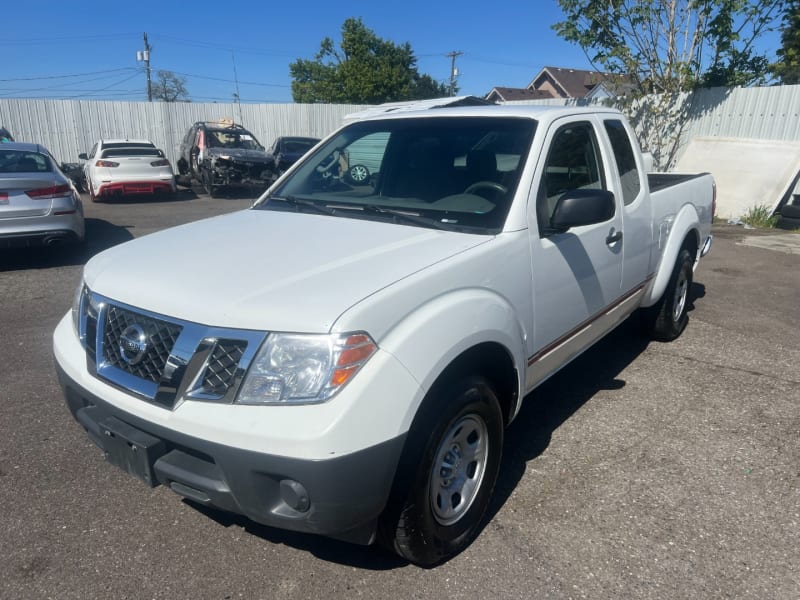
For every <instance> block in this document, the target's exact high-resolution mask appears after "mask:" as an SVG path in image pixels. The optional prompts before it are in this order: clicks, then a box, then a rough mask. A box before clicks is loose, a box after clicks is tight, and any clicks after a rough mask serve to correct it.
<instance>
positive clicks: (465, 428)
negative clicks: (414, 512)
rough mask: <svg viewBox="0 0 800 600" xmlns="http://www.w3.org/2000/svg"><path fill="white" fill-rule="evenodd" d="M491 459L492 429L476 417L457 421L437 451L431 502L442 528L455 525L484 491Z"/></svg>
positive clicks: (444, 436) (465, 416)
mask: <svg viewBox="0 0 800 600" xmlns="http://www.w3.org/2000/svg"><path fill="white" fill-rule="evenodd" d="M488 457H489V430H488V428H487V427H486V422H485V421H484V420H483V418H481V417H480V416H478V415H476V414H469V415H464V416H462V417H461V418H459V419H458V420H457V421H455V422H453V423H452V424H451V425H450V426H449V427H448V429H447V431H446V432H445V434H444V435H443V436H442V439H441V441H440V442H439V446H438V448H437V449H436V457H435V460H434V463H433V469H432V470H431V481H430V503H431V510H432V512H433V517H434V518H435V519H436V521H437V522H438V523H439V524H440V525H445V526H446V525H452V524H453V523H455V522H457V521H458V520H459V519H461V518H462V517H463V516H464V515H465V514H466V512H467V511H468V510H469V509H470V507H471V506H472V503H473V502H474V501H475V498H476V497H477V496H478V492H479V491H480V489H481V483H482V482H483V476H484V474H485V472H486V462H487V459H488Z"/></svg>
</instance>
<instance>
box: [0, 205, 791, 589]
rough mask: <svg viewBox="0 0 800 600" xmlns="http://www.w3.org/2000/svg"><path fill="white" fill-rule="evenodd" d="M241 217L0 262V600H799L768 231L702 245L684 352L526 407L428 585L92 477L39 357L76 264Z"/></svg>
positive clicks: (779, 267)
mask: <svg viewBox="0 0 800 600" xmlns="http://www.w3.org/2000/svg"><path fill="white" fill-rule="evenodd" d="M249 204H250V199H248V198H246V197H236V198H222V199H215V200H211V199H209V198H207V197H205V196H196V195H195V194H194V193H192V192H189V191H184V192H182V193H181V195H180V196H179V198H178V199H177V200H176V201H173V202H151V201H146V200H132V201H124V202H114V203H108V204H96V205H92V204H87V206H86V213H87V226H88V231H89V244H88V249H87V250H86V252H83V253H80V252H79V253H69V252H64V251H54V252H8V251H4V252H3V253H2V254H0V307H1V308H2V312H1V313H0V331H1V332H2V335H1V336H0V340H1V342H0V506H2V511H0V598H9V599H18V598H19V599H28V598H31V599H41V598H57V599H60V600H61V599H70V598H75V599H88V598H98V599H99V598H102V599H107V598H115V599H116V598H130V599H139V598H142V599H150V598H193V599H197V600H202V599H206V598H208V599H220V600H221V599H233V598H245V599H250V598H275V599H284V598H286V599H294V598H302V599H307V598H326V599H335V598H347V599H350V598H398V599H400V598H402V599H408V598H469V599H474V598H483V597H492V598H557V599H562V598H563V599H567V598H592V599H604V598H609V599H612V598H613V599H619V598H669V599H674V598H751V599H759V600H761V599H765V598H770V599H786V600H796V599H797V598H800V544H798V540H800V485H799V484H800V467H799V466H798V465H800V449H799V444H800V442H799V441H798V439H800V436H799V435H798V434H800V344H798V341H799V340H800V318H799V317H798V295H799V294H800V256H798V254H797V253H792V252H786V251H779V250H776V249H774V248H768V247H767V248H765V247H759V246H756V245H753V243H752V242H753V240H754V239H755V238H756V237H764V238H768V237H770V236H769V235H764V234H763V233H762V232H755V233H752V232H749V231H745V230H742V229H741V228H735V227H728V226H721V227H715V234H716V239H715V243H714V246H713V248H712V251H711V254H710V255H709V256H708V257H706V258H705V259H704V260H703V262H702V263H701V265H700V267H699V269H698V271H697V273H696V274H695V283H694V285H693V287H692V299H693V302H692V310H691V313H690V315H691V316H690V322H689V326H688V328H687V330H686V331H685V332H684V334H683V335H682V336H681V337H680V338H679V339H678V340H677V341H675V342H673V343H668V344H662V343H648V342H646V341H645V340H643V339H642V338H640V337H639V336H638V335H637V332H636V328H635V327H634V326H633V323H630V322H628V323H625V324H623V325H622V326H621V327H620V328H618V329H617V330H616V331H615V332H614V333H612V334H611V335H610V336H609V337H608V338H606V339H605V340H603V341H601V342H600V343H599V344H597V345H596V346H595V347H594V348H593V349H591V350H590V351H588V352H587V353H585V354H584V355H583V356H582V357H580V358H579V359H578V360H576V361H575V362H573V363H572V364H571V365H570V366H569V367H567V368H566V369H565V370H564V371H562V372H561V373H560V374H559V375H557V376H555V377H554V378H552V379H551V380H549V381H548V382H547V383H546V384H544V385H543V386H542V387H540V388H539V389H538V390H537V391H535V392H534V393H533V394H532V395H531V396H530V397H529V398H528V399H527V401H526V403H525V405H524V407H523V409H522V412H521V414H520V415H519V417H518V418H517V420H516V421H515V422H514V423H513V424H512V426H511V427H510V429H509V430H508V432H507V436H506V445H505V454H504V457H503V465H502V470H501V475H500V480H499V482H498V487H497V492H496V497H495V502H494V503H493V505H492V507H491V510H490V513H491V514H490V515H489V519H488V520H487V523H486V525H485V527H484V529H483V531H482V532H481V534H480V535H479V537H478V538H477V539H476V540H475V542H474V543H473V544H472V545H471V546H470V547H469V548H467V550H466V551H464V552H463V553H462V554H460V555H459V556H457V557H455V558H454V559H452V560H450V561H449V562H447V563H445V564H443V565H441V566H439V567H437V568H434V569H427V570H426V569H421V568H418V567H415V566H412V565H409V564H407V563H404V562H403V561H401V560H399V559H397V558H395V557H394V556H392V555H389V554H387V553H385V552H383V551H382V550H380V549H378V548H375V547H371V548H369V547H359V546H352V545H348V544H345V543H341V542H336V541H332V540H328V539H324V538H320V537H314V536H308V535H300V534H294V533H288V532H283V531H278V530H272V529H269V528H266V527H262V526H259V525H256V524H254V523H251V522H249V521H247V520H246V519H243V518H240V517H237V516H233V515H228V514H224V513H220V512H216V511H210V510H206V509H201V508H198V507H197V506H195V505H193V504H191V503H189V502H186V501H183V500H182V499H181V498H180V497H179V496H177V495H176V494H174V493H173V492H171V491H169V490H167V489H165V488H164V487H163V486H162V487H159V488H155V489H149V488H147V487H145V486H144V485H143V484H141V483H140V482H138V481H137V480H134V479H132V478H131V477H129V476H127V475H125V474H123V473H122V472H121V471H119V470H118V469H116V468H114V467H112V466H110V465H108V464H107V463H105V461H104V459H103V457H102V454H101V453H100V451H99V450H98V449H97V448H96V447H95V446H94V445H93V444H92V443H91V442H90V441H89V439H88V438H87V436H86V435H85V433H84V432H83V430H82V429H81V427H80V426H79V425H78V424H77V423H75V422H74V421H73V420H72V417H71V416H70V415H69V412H68V411H67V409H66V407H65V405H64V402H63V399H62V396H61V391H60V388H59V386H58V383H57V381H56V376H55V370H54V368H53V359H52V352H51V335H52V331H53V329H54V327H55V325H56V323H57V322H58V320H59V319H60V318H61V316H62V315H63V314H64V313H65V312H66V311H67V310H68V309H69V306H70V303H71V299H72V294H73V290H74V288H75V286H76V284H77V283H78V281H79V278H80V269H81V265H82V264H83V262H85V260H86V257H87V256H88V255H91V254H93V253H95V252H97V251H100V250H102V249H103V248H106V247H108V246H110V245H113V244H116V243H119V242H122V241H125V240H127V239H131V238H133V237H139V236H142V235H145V234H147V233H150V232H152V231H156V230H159V229H162V228H165V227H168V226H172V225H177V224H180V223H183V222H188V221H192V220H196V219H200V218H205V217H209V216H213V215H215V214H221V213H224V212H229V211H232V210H238V209H243V208H246V207H247V206H248V205H249ZM781 233H782V234H783V235H787V234H785V232H781ZM789 235H796V236H797V238H796V241H797V247H800V234H789ZM743 241H744V242H746V243H742V242H743ZM785 243H788V244H789V246H790V247H792V248H794V247H795V244H794V240H793V239H792V238H790V239H789V240H788V242H785ZM783 244H784V242H783V241H782V242H781V243H780V244H776V245H778V246H782V245H783ZM187 251H190V250H187ZM168 259H169V257H165V258H164V260H165V263H164V264H154V265H153V268H154V269H162V268H169V264H168ZM365 476H368V474H365Z"/></svg>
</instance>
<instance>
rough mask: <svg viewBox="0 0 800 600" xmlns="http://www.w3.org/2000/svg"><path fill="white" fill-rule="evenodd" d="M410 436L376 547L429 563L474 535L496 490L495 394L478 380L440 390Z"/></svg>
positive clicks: (498, 417)
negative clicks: (382, 546)
mask: <svg viewBox="0 0 800 600" xmlns="http://www.w3.org/2000/svg"><path fill="white" fill-rule="evenodd" d="M434 393H435V394H436V397H435V398H429V399H428V400H427V401H426V403H425V404H424V405H423V408H422V409H421V411H422V412H421V414H420V418H418V419H415V422H414V425H413V426H412V429H411V431H410V432H409V437H408V440H407V442H406V450H405V451H404V455H403V458H402V460H401V465H400V468H399V470H398V475H397V478H396V480H395V483H394V487H393V490H392V498H391V500H390V503H389V506H388V507H387V509H386V511H385V512H384V514H383V516H382V517H381V525H380V528H379V529H380V537H381V541H382V543H383V544H384V545H385V546H387V547H388V548H390V549H391V550H393V551H394V552H396V553H397V554H399V555H400V556H402V557H404V558H406V559H408V560H409V561H411V562H413V563H417V564H420V565H433V564H436V563H439V562H442V561H444V560H446V559H448V558H450V557H452V556H454V555H456V554H458V553H459V552H460V551H461V550H463V549H464V548H465V547H466V546H467V545H468V544H469V543H470V542H471V541H472V539H473V538H474V537H475V535H476V534H477V533H478V530H479V527H480V525H481V522H482V520H483V516H484V514H485V512H486V508H487V506H488V505H489V500H490V498H491V495H492V491H493V489H494V484H495V481H496V480H497V473H498V471H499V468H500V458H501V455H502V445H503V416H502V413H501V410H500V404H499V402H498V400H497V396H496V395H495V393H494V391H493V390H492V388H491V386H490V385H489V383H488V381H486V380H485V379H484V378H482V377H467V378H464V379H460V380H456V381H454V382H451V383H447V384H444V385H442V386H438V391H437V392H434Z"/></svg>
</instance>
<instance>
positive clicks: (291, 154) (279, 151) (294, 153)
mask: <svg viewBox="0 0 800 600" xmlns="http://www.w3.org/2000/svg"><path fill="white" fill-rule="evenodd" d="M318 143H319V139H318V138H312V137H299V136H281V137H279V138H276V139H275V141H274V142H272V146H270V147H269V150H267V155H268V156H269V158H270V161H271V162H272V169H273V170H274V171H275V175H276V176H279V175H283V172H284V171H286V169H288V168H289V167H291V166H292V165H293V164H294V163H296V162H297V161H298V160H299V159H300V158H301V157H302V156H303V155H304V154H305V153H306V152H308V151H309V150H311V148H313V147H314V146H316V145H317V144H318Z"/></svg>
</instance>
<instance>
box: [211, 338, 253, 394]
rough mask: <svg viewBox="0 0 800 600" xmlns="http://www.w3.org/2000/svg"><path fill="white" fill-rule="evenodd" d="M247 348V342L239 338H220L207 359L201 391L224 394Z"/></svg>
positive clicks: (232, 381)
mask: <svg viewBox="0 0 800 600" xmlns="http://www.w3.org/2000/svg"><path fill="white" fill-rule="evenodd" d="M245 348H247V342H244V341H240V340H220V341H218V342H217V344H216V346H215V347H214V351H213V352H212V353H211V356H210V358H209V359H208V366H207V367H206V371H205V374H204V375H203V383H202V386H203V391H205V392H207V393H209V394H214V395H218V396H224V395H225V393H226V392H227V391H228V389H229V388H230V387H231V385H233V383H234V381H235V378H236V372H237V370H238V368H239V361H240V360H241V358H242V355H243V354H244V350H245Z"/></svg>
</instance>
